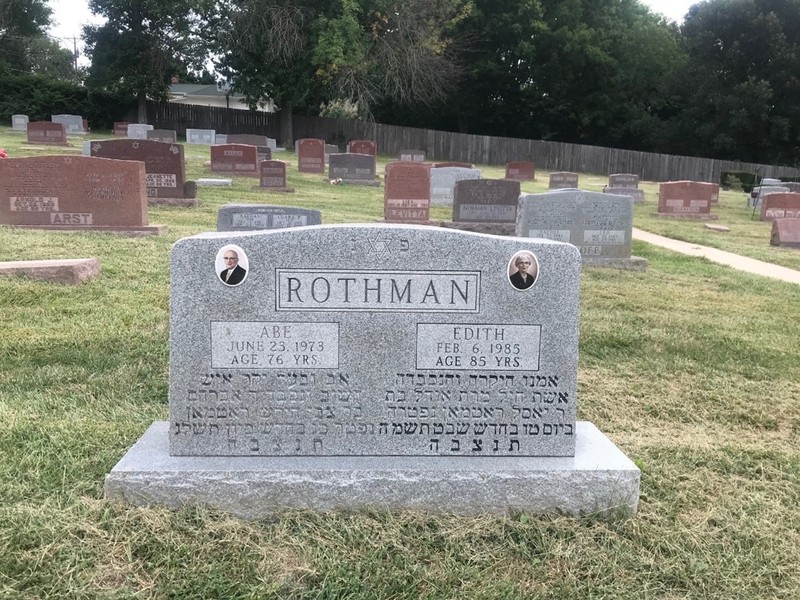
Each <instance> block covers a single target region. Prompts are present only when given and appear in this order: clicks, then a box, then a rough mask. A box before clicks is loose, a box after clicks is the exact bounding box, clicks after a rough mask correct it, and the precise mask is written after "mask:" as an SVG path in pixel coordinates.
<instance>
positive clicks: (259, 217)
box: [217, 204, 322, 231]
mask: <svg viewBox="0 0 800 600" xmlns="http://www.w3.org/2000/svg"><path fill="white" fill-rule="evenodd" d="M321 223H322V216H321V213H320V212H319V211H318V210H309V209H306V208H295V207H293V206H265V205H263V204H227V205H225V206H223V207H222V208H220V209H219V213H217V231H254V230H257V229H286V228H287V227H305V226H306V225H320V224H321Z"/></svg>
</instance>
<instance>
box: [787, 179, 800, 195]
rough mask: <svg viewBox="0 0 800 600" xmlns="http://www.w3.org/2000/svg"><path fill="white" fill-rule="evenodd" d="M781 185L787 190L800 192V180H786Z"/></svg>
mask: <svg viewBox="0 0 800 600" xmlns="http://www.w3.org/2000/svg"><path fill="white" fill-rule="evenodd" d="M783 186H784V187H785V188H786V191H788V192H800V181H787V182H786V183H784V184H783Z"/></svg>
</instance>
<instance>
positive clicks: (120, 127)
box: [114, 121, 130, 136]
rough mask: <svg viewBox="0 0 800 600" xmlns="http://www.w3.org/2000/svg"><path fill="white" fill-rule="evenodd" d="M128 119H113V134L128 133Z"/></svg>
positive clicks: (123, 134)
mask: <svg viewBox="0 0 800 600" xmlns="http://www.w3.org/2000/svg"><path fill="white" fill-rule="evenodd" d="M128 125H130V123H129V122H128V121H114V135H122V136H127V135H128Z"/></svg>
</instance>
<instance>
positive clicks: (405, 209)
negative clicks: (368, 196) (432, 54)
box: [383, 162, 431, 223]
mask: <svg viewBox="0 0 800 600" xmlns="http://www.w3.org/2000/svg"><path fill="white" fill-rule="evenodd" d="M384 186H385V187H384V190H383V215H384V218H385V219H386V221H390V222H394V223H425V222H427V221H428V220H429V219H430V206H431V168H430V165H427V164H424V163H416V162H393V163H389V164H388V165H386V181H385V183H384Z"/></svg>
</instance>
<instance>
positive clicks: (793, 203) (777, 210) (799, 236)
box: [747, 178, 800, 248]
mask: <svg viewBox="0 0 800 600" xmlns="http://www.w3.org/2000/svg"><path fill="white" fill-rule="evenodd" d="M747 206H748V208H751V209H753V210H754V211H755V210H759V218H760V220H761V221H767V222H772V231H771V233H770V244H772V245H773V246H783V247H788V248H800V182H797V181H781V180H780V179H769V178H764V179H763V180H762V181H761V185H759V186H756V187H755V188H753V191H752V192H751V193H750V195H749V196H748V198H747Z"/></svg>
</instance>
